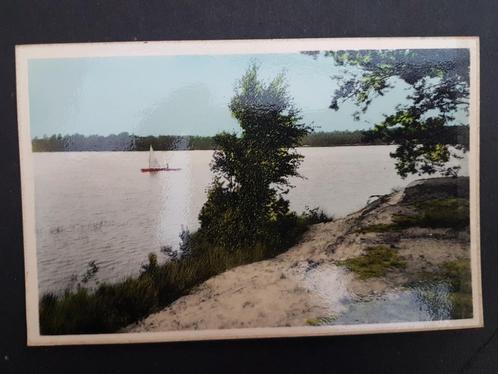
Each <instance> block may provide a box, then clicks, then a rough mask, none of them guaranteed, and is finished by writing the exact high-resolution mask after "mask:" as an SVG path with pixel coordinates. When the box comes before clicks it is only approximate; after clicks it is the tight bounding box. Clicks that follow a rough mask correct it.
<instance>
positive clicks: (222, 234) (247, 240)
mask: <svg viewBox="0 0 498 374" xmlns="http://www.w3.org/2000/svg"><path fill="white" fill-rule="evenodd" d="M229 107H230V110H231V112H232V115H233V117H234V118H235V119H236V120H237V121H238V122H239V124H240V127H241V130H242V131H241V133H240V134H239V135H236V134H229V133H221V134H218V135H216V136H215V138H214V140H215V143H216V145H217V148H216V151H215V153H214V155H213V161H212V163H211V169H212V171H213V172H214V173H215V180H214V182H213V184H212V186H211V188H210V189H209V192H208V199H207V202H206V203H205V204H204V206H203V208H202V210H201V213H200V215H199V220H200V222H201V228H200V232H201V233H202V235H204V236H205V237H206V238H208V240H210V241H211V242H212V243H213V244H215V245H219V246H221V247H222V248H224V249H226V250H235V249H237V248H243V247H251V246H253V245H255V244H257V243H260V244H261V243H269V242H273V243H274V245H281V243H282V242H283V241H285V240H284V237H285V232H282V227H285V226H288V225H292V222H294V221H296V219H297V217H296V216H295V215H294V214H292V213H290V212H289V203H288V201H287V200H285V199H284V198H283V195H285V194H286V193H287V192H288V191H289V188H291V186H290V184H289V181H288V178H289V177H291V176H298V172H297V169H298V166H299V164H300V162H301V160H302V158H303V157H302V156H301V155H299V154H298V153H297V152H296V151H295V147H297V146H299V145H300V143H301V141H302V139H303V137H304V136H305V135H306V134H308V133H309V132H310V131H311V128H310V127H308V126H306V125H304V124H302V123H300V120H301V117H300V116H299V112H298V110H297V109H296V108H295V107H294V106H293V104H292V100H291V98H290V97H289V96H288V93H287V86H286V84H285V80H284V77H283V75H279V76H277V77H276V78H275V79H273V80H272V81H270V82H269V83H266V82H262V81H261V80H259V78H258V67H257V66H256V65H252V66H250V67H249V69H248V70H247V72H246V73H245V74H244V76H243V77H242V78H241V80H240V82H239V84H238V86H237V87H236V89H235V95H234V97H233V98H232V100H231V102H230V105H229Z"/></svg>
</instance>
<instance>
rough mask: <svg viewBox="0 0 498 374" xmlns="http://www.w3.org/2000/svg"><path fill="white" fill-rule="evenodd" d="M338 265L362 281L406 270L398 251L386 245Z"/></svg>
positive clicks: (366, 250)
mask: <svg viewBox="0 0 498 374" xmlns="http://www.w3.org/2000/svg"><path fill="white" fill-rule="evenodd" d="M337 264H338V265H341V266H345V267H346V268H347V269H349V270H350V271H353V272H355V273H356V274H358V276H359V277H360V278H361V279H367V278H372V277H381V276H384V275H385V274H386V273H387V272H388V271H389V270H392V269H404V268H405V266H406V263H405V261H403V258H402V257H401V256H399V255H398V253H397V252H396V250H394V249H392V248H389V247H386V246H384V245H378V246H375V247H369V248H367V249H365V253H364V254H362V255H360V256H358V257H353V258H349V259H346V260H343V261H338V262H337Z"/></svg>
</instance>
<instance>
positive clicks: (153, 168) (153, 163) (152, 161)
mask: <svg viewBox="0 0 498 374" xmlns="http://www.w3.org/2000/svg"><path fill="white" fill-rule="evenodd" d="M140 170H141V171H142V173H156V172H158V171H178V170H181V169H180V168H170V167H169V165H168V164H166V167H161V166H160V165H159V162H158V161H157V159H156V157H155V155H154V149H152V146H150V149H149V167H148V168H142V169H140Z"/></svg>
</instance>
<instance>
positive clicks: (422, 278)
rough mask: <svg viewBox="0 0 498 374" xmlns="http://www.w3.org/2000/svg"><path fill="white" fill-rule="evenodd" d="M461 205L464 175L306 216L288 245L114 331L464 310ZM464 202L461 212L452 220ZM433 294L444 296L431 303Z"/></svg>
mask: <svg viewBox="0 0 498 374" xmlns="http://www.w3.org/2000/svg"><path fill="white" fill-rule="evenodd" d="M465 186H467V189H466V188H465ZM465 199H467V200H466V201H467V205H465V204H466V203H465ZM427 202H432V204H433V205H427V204H428V203H427ZM436 203H437V204H447V206H446V208H445V209H441V207H440V206H439V205H434V204H436ZM424 204H425V205H424ZM448 204H449V205H448ZM455 204H456V205H455ZM465 206H467V208H468V178H466V177H460V178H431V179H422V180H417V181H415V182H412V183H410V184H409V185H408V186H407V187H406V188H405V189H404V190H402V191H399V192H393V193H391V194H388V195H383V196H380V197H378V199H377V200H375V201H373V202H371V203H369V204H367V206H366V207H364V208H363V209H360V210H359V211H357V212H355V213H352V214H350V215H348V216H346V217H344V218H341V219H337V220H334V221H332V222H327V223H320V224H316V225H313V226H311V228H310V229H309V231H308V232H306V233H305V234H304V236H303V238H302V240H301V241H300V242H299V243H298V244H297V245H295V246H294V247H292V248H290V249H289V250H287V251H286V252H284V253H282V254H280V255H278V256H277V257H275V258H272V259H269V260H263V261H259V262H255V263H250V264H247V265H242V266H238V267H236V268H233V269H231V270H228V271H226V272H224V273H221V274H219V275H217V276H214V277H212V278H210V279H208V280H207V281H205V282H204V283H202V284H201V285H199V286H197V287H195V288H194V289H193V290H192V291H191V292H190V293H189V294H187V295H186V296H182V297H180V298H179V299H177V300H176V301H174V302H173V303H171V304H170V305H169V306H167V307H165V308H163V309H162V310H161V311H159V312H157V313H154V314H151V315H149V316H148V317H146V318H144V319H143V320H142V321H139V322H137V323H134V324H132V325H129V326H127V327H126V328H124V329H122V330H121V332H140V331H147V332H149V331H173V330H197V329H225V328H243V327H278V326H304V325H311V326H316V325H333V324H351V323H354V324H358V323H380V322H383V321H384V320H385V319H387V320H388V321H391V322H392V321H396V320H399V321H400V322H402V321H412V320H413V321H420V320H438V319H456V318H467V317H468V316H469V315H471V314H472V310H471V304H470V310H469V304H468V302H469V290H468V289H467V288H466V287H467V283H468V282H470V270H469V273H468V274H467V265H468V264H469V263H470V260H469V255H470V242H469V240H470V239H469V234H468V226H467V225H466V224H465V209H464V208H465ZM461 207H464V208H461ZM455 209H456V210H455ZM462 209H463V214H461V215H462V217H463V218H462V221H461V222H460V221H455V220H453V221H452V220H451V219H453V218H454V217H459V216H458V213H461V210H462ZM441 211H442V212H443V213H444V212H446V213H447V215H440V214H439V213H440V212H441ZM421 212H422V213H421ZM431 214H432V216H431ZM438 214H439V215H438ZM431 217H432V221H431V220H428V219H429V218H431ZM467 218H468V215H467ZM448 219H449V220H450V221H445V220H448ZM445 226H446V227H445ZM448 226H449V227H448ZM455 227H456V228H455ZM467 278H469V279H467ZM455 284H458V289H457V288H456V287H455ZM434 295H435V296H434ZM431 297H432V298H433V297H439V298H443V299H444V300H443V302H439V303H436V304H437V305H436V306H434V305H431ZM470 300H471V294H470ZM432 301H433V300H432ZM433 304H434V303H433Z"/></svg>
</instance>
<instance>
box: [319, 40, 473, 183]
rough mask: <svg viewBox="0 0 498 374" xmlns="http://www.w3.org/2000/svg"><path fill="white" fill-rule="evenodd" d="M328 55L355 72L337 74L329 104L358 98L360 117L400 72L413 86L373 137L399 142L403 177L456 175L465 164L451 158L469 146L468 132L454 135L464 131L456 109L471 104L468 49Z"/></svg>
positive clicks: (397, 156)
mask: <svg viewBox="0 0 498 374" xmlns="http://www.w3.org/2000/svg"><path fill="white" fill-rule="evenodd" d="M312 54H313V53H312ZM325 55H326V56H332V57H333V58H334V60H335V63H336V65H338V66H342V67H345V68H346V70H347V71H348V72H349V73H350V74H348V75H347V76H345V77H336V78H337V79H338V80H339V87H338V89H337V90H336V91H335V93H334V95H333V98H332V102H331V104H330V108H332V109H335V110H338V109H339V106H340V105H341V103H343V102H344V101H346V100H353V102H355V104H356V105H357V107H358V110H357V111H356V112H355V113H354V118H355V119H359V118H360V116H361V114H362V113H364V112H366V110H367V109H368V107H369V105H370V104H371V103H372V101H373V100H375V98H376V97H378V96H382V95H384V94H385V93H386V92H387V91H388V90H389V89H390V88H392V87H393V85H394V84H395V81H396V78H397V79H399V80H402V81H404V82H406V83H407V84H408V85H410V86H411V88H412V92H411V94H410V95H409V96H408V97H407V99H408V103H407V104H400V105H398V106H397V108H396V110H395V112H394V113H391V114H388V115H386V117H385V119H384V121H382V122H381V123H379V124H376V125H375V127H374V129H373V130H372V131H371V132H370V137H371V138H380V139H382V140H383V141H385V142H388V143H394V144H397V145H398V147H397V148H396V150H395V151H394V152H393V153H391V157H393V158H395V159H396V169H397V171H398V173H399V174H400V175H401V176H402V177H406V176H407V175H408V174H419V175H421V174H434V173H441V174H443V175H453V176H455V175H457V173H458V170H459V168H460V167H459V166H454V165H453V166H452V165H449V164H448V162H449V161H450V159H451V156H453V157H455V158H461V156H460V154H461V152H459V151H464V152H465V151H466V150H467V149H468V143H467V142H466V137H465V136H464V137H461V136H455V135H456V134H460V132H459V131H455V129H454V128H453V127H454V126H453V125H454V121H455V113H456V112H457V111H458V110H465V111H467V110H468V105H469V52H468V50H465V49H438V50H434V49H432V50H430V49H426V50H424V49H418V50H380V51H374V50H361V51H338V52H326V53H325ZM351 72H353V73H351ZM465 125H466V126H467V127H468V124H465Z"/></svg>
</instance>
